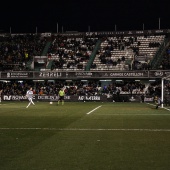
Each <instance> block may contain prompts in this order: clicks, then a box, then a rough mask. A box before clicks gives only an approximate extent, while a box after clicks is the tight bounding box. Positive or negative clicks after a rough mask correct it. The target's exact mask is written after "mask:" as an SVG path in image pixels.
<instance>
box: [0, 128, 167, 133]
mask: <svg viewBox="0 0 170 170" xmlns="http://www.w3.org/2000/svg"><path fill="white" fill-rule="evenodd" d="M0 130H49V131H52V130H53V131H148V132H170V129H78V128H69V129H68V128H66V129H62V128H0Z"/></svg>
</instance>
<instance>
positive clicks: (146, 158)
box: [0, 102, 170, 170]
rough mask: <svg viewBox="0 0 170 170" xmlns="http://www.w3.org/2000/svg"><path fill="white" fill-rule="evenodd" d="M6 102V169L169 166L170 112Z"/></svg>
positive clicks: (1, 152)
mask: <svg viewBox="0 0 170 170" xmlns="http://www.w3.org/2000/svg"><path fill="white" fill-rule="evenodd" d="M27 104H28V102H2V103H1V104H0V169H2V170H168V169H169V167H170V161H169V159H170V111H169V110H167V109H163V108H159V109H158V110H156V109H155V106H154V105H150V104H145V103H102V102H85V103H84V102H65V104H64V105H63V106H62V105H59V106H58V105H57V103H55V102H54V103H53V104H52V105H50V104H49V102H36V103H35V104H36V106H32V105H31V106H30V107H29V108H27V109H26V106H27Z"/></svg>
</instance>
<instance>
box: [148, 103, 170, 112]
mask: <svg viewBox="0 0 170 170" xmlns="http://www.w3.org/2000/svg"><path fill="white" fill-rule="evenodd" d="M146 104H149V105H151V106H156V105H154V104H151V103H146ZM161 108H162V109H165V110H168V111H170V109H168V108H166V107H161Z"/></svg>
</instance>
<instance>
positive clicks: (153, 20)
mask: <svg viewBox="0 0 170 170" xmlns="http://www.w3.org/2000/svg"><path fill="white" fill-rule="evenodd" d="M159 18H160V19H159ZM0 23H1V24H0V30H1V32H9V31H10V28H11V31H12V32H15V33H17V32H22V33H26V32H35V31H36V28H37V31H38V32H57V23H58V31H59V32H61V31H62V30H63V31H80V32H83V31H88V29H90V31H114V30H115V29H116V30H117V31H126V30H142V29H143V28H144V29H158V28H159V26H160V28H161V29H168V28H170V3H169V1H168V0H139V1H138V0H86V1H84V0H59V1H58V0H44V2H43V1H40V2H39V3H37V2H36V1H32V0H30V1H21V2H20V1H18V0H15V1H11V2H9V1H3V6H2V5H1V8H0ZM62 28H63V29H62Z"/></svg>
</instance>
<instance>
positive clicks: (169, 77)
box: [161, 75, 170, 107]
mask: <svg viewBox="0 0 170 170" xmlns="http://www.w3.org/2000/svg"><path fill="white" fill-rule="evenodd" d="M165 80H170V75H168V76H167V77H163V78H162V79H161V86H162V87H161V101H162V104H161V107H163V106H164V104H163V103H164V95H165V94H164V90H165V88H164V81H165Z"/></svg>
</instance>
